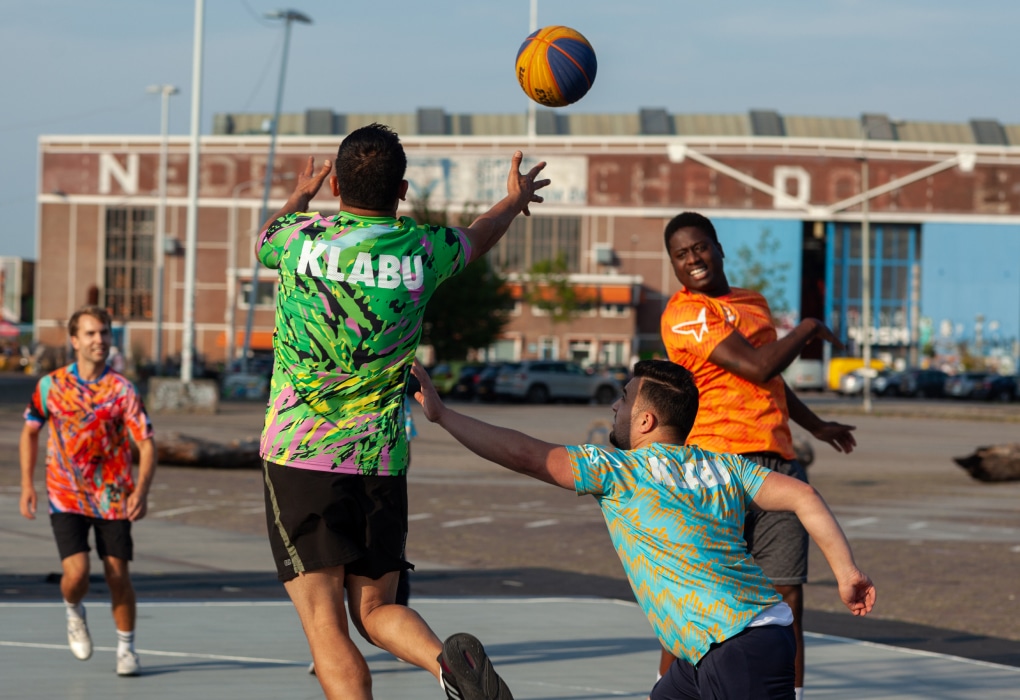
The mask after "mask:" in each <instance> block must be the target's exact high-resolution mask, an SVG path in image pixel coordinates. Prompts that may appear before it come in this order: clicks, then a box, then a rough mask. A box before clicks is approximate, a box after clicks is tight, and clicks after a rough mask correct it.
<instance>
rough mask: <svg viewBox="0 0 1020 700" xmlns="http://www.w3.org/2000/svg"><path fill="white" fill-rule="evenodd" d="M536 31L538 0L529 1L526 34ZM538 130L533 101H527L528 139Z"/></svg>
mask: <svg viewBox="0 0 1020 700" xmlns="http://www.w3.org/2000/svg"><path fill="white" fill-rule="evenodd" d="M536 29H538V0H531V12H530V15H529V19H528V34H529V35H530V34H532V33H533V32H534V31H535V30H536ZM537 130H538V126H537V117H536V114H535V101H534V100H532V99H529V100H528V138H529V139H534V138H535V134H536V132H537Z"/></svg>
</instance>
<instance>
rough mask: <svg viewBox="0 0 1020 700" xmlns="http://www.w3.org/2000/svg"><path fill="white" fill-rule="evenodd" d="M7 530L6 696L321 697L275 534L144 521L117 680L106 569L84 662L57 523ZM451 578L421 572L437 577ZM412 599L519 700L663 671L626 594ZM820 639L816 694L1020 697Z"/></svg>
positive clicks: (967, 662)
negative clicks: (73, 648)
mask: <svg viewBox="0 0 1020 700" xmlns="http://www.w3.org/2000/svg"><path fill="white" fill-rule="evenodd" d="M0 535H2V537H0V592H2V594H3V595H2V597H0V679H2V681H0V689H2V690H0V697H5V698H6V697H10V698H68V699H72V700H78V699H79V698H80V699H81V700H86V699H90V698H98V697H102V698H107V699H112V698H132V699H133V698H138V697H144V698H146V699H147V700H149V699H151V700H161V699H163V698H166V699H167V700H170V699H173V700H178V699H179V698H195V697H209V698H223V699H229V698H238V699H242V698H243V699H245V700H249V699H257V698H280V697H288V698H317V697H321V693H320V691H319V687H318V684H317V683H316V681H315V679H314V678H312V677H311V676H309V675H308V674H307V664H308V661H309V659H310V655H309V653H308V651H307V646H306V642H305V640H304V636H303V634H302V632H301V628H300V624H299V622H298V619H297V616H296V614H295V613H294V611H293V608H292V607H291V605H290V603H289V602H287V601H286V600H284V599H282V597H283V591H282V587H281V586H280V585H279V584H278V583H277V582H276V581H275V576H274V574H273V572H272V570H271V563H270V561H269V557H268V552H267V546H266V543H265V542H264V540H263V538H261V537H256V536H252V535H242V534H237V533H230V532H225V531H222V530H214V529H209V528H200V527H193V526H187V525H179V524H174V523H170V522H165V521H162V522H161V521H159V520H150V521H149V522H148V523H147V524H146V527H139V528H138V529H137V532H136V542H137V550H138V556H137V560H136V561H135V563H134V565H133V571H134V574H135V578H136V583H137V588H138V592H139V598H140V605H139V621H138V631H137V634H138V638H137V645H138V648H139V651H140V654H141V657H142V663H143V668H144V674H143V676H142V677H140V678H118V677H116V676H115V674H114V672H113V663H114V661H113V650H114V646H115V634H114V630H113V623H112V621H111V618H110V615H109V608H108V596H107V594H106V589H105V586H104V585H103V584H102V581H101V578H98V577H96V576H95V575H94V576H93V584H92V592H91V594H90V596H89V597H88V598H87V605H88V611H89V625H90V628H91V630H92V635H93V640H94V643H95V645H96V650H95V653H94V654H93V657H92V659H91V660H89V661H88V662H84V663H83V662H80V661H78V660H76V659H74V658H73V657H72V656H71V653H70V651H69V650H68V649H67V645H66V638H65V631H64V624H63V619H64V611H63V607H62V605H61V604H60V603H59V602H56V601H58V600H59V589H58V588H57V582H56V580H55V578H54V576H53V575H52V574H51V572H53V570H54V568H55V567H54V558H53V557H54V552H53V551H52V550H53V545H52V540H51V538H50V534H49V528H48V525H47V524H46V523H45V521H38V520H37V521H34V522H30V521H26V520H24V519H22V518H20V516H18V515H17V506H16V500H15V498H14V497H13V496H11V495H6V494H2V495H0ZM93 556H94V555H93ZM12 562H17V566H16V569H17V570H16V571H15V566H14V565H13V564H12ZM97 568H98V566H97V567H95V568H94V571H95V570H96V569H97ZM443 573H444V570H443V569H442V568H441V567H437V566H436V565H433V564H429V563H427V562H422V563H421V565H420V572H419V574H420V576H421V577H422V578H423V579H424V578H428V577H429V576H430V575H432V576H439V575H441V574H443ZM504 583H506V582H504ZM170 598H173V600H170ZM412 604H413V606H414V607H415V608H417V609H418V610H419V611H420V612H421V613H422V614H423V615H424V616H425V618H426V619H427V620H429V622H430V624H431V625H432V626H433V628H434V629H435V630H436V631H437V633H438V634H440V635H441V636H446V635H448V634H452V633H453V632H457V631H461V630H464V631H470V632H472V633H474V634H475V635H477V636H478V637H479V638H481V639H482V640H483V642H484V643H485V644H486V648H487V649H488V651H489V652H490V655H491V656H492V657H493V659H494V661H495V662H496V664H497V665H498V668H499V670H500V672H501V673H502V674H503V675H504V677H505V678H506V680H507V682H508V683H509V684H510V686H511V688H512V689H513V692H514V695H515V697H517V698H518V699H519V700H523V699H525V698H536V699H537V698H549V699H552V698H634V699H639V700H640V699H642V698H645V697H646V696H647V692H648V690H649V689H650V686H651V684H652V682H653V679H654V674H655V669H656V668H657V665H658V646H657V644H656V643H655V641H654V640H653V639H652V636H651V631H650V628H649V626H648V623H647V621H646V620H645V618H644V616H643V615H642V614H641V612H640V610H639V609H638V608H637V606H636V605H635V604H633V603H630V602H626V601H621V600H612V599H605V598H590V597H563V596H556V597H552V596H550V597H506V596H503V597H489V596H486V597H481V596H442V597H438V596H432V595H415V596H414V597H413V599H412ZM842 617H846V618H849V617H850V616H849V615H843V616H842ZM841 621H843V622H845V620H842V618H841ZM902 633H903V632H902V629H897V630H895V631H894V632H893V633H892V634H893V636H894V638H895V635H896V634H902ZM807 644H808V649H807V653H808V658H809V663H808V677H807V687H808V688H810V691H811V693H810V695H811V697H812V698H889V699H894V698H895V699H898V700H899V699H902V700H906V699H908V698H909V699H917V700H921V699H922V698H924V699H933V698H934V699H938V698H947V699H948V698H977V697H980V698H990V699H996V698H1018V697H1020V668H1018V667H1016V666H1009V665H999V664H993V663H987V662H982V661H975V660H973V659H965V658H962V657H958V656H950V655H945V654H935V653H930V652H925V651H918V650H916V649H915V650H911V649H905V648H901V647H897V646H892V645H886V644H875V643H871V642H861V641H854V640H850V639H846V638H843V637H839V636H833V635H825V634H817V633H810V634H809V635H808V641H807ZM361 646H362V649H363V650H364V652H365V654H366V658H367V659H368V660H369V664H370V666H371V668H372V670H373V674H374V678H375V689H376V696H377V697H379V698H402V699H404V698H406V699H407V700H416V699H417V698H422V699H425V698H440V697H442V694H441V692H440V690H439V688H438V687H437V685H436V684H435V681H434V680H433V679H432V678H431V676H429V675H428V674H426V673H425V672H424V671H421V670H418V669H415V668H413V667H411V666H408V665H407V664H404V663H400V662H397V661H395V660H393V659H392V658H391V657H390V656H389V655H388V654H386V653H384V652H382V651H380V650H378V649H375V648H373V647H370V646H368V645H367V644H365V643H362V644H361Z"/></svg>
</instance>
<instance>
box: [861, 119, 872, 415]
mask: <svg viewBox="0 0 1020 700" xmlns="http://www.w3.org/2000/svg"><path fill="white" fill-rule="evenodd" d="M864 140H865V142H866V141H867V140H868V132H867V128H865V131H864ZM861 193H862V194H863V195H864V200H863V201H862V202H861V342H863V343H864V347H863V351H862V353H861V357H862V359H863V360H864V372H863V373H862V374H863V375H864V376H863V379H864V383H863V387H862V391H863V393H864V412H865V413H871V221H870V217H869V208H868V199H869V198H868V154H867V153H866V152H865V154H864V156H863V157H862V158H861Z"/></svg>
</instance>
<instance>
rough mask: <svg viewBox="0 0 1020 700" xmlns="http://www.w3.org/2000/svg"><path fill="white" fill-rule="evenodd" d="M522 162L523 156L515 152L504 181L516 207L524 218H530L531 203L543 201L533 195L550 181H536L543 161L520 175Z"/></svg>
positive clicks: (543, 164)
mask: <svg viewBox="0 0 1020 700" xmlns="http://www.w3.org/2000/svg"><path fill="white" fill-rule="evenodd" d="M523 160H524V154H523V153H521V152H520V151H516V152H515V153H514V155H513V158H512V159H511V161H510V174H509V175H508V176H507V180H506V191H507V194H508V195H510V197H511V198H512V199H514V200H516V201H517V205H518V206H519V207H520V209H521V211H522V212H523V213H524V215H525V216H531V211H529V209H528V206H529V205H530V204H531V203H532V202H535V203H540V202H542V201H543V199H542V197H541V196H539V195H537V194H535V192H537V191H538V190H540V189H542V188H543V187H545V186H546V185H548V184H549V183H550V182H552V181H551V180H536V179H535V178H536V177H538V175H539V173H541V172H542V169H543V168H544V167H545V161H542V162H541V163H539V164H538V165H536V166H535V167H534V168H532V169H531V170H529V171H528V172H527V173H526V174H524V175H522V174H521V162H522V161H523Z"/></svg>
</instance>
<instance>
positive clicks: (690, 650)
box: [414, 360, 875, 700]
mask: <svg viewBox="0 0 1020 700" xmlns="http://www.w3.org/2000/svg"><path fill="white" fill-rule="evenodd" d="M414 374H415V376H416V377H418V379H419V380H420V381H421V383H422V391H421V392H420V393H419V394H417V395H416V398H418V400H419V401H420V402H421V403H422V406H423V407H424V409H425V416H426V417H427V418H428V419H429V420H430V421H433V422H435V423H438V424H439V425H440V426H442V427H443V428H444V429H445V430H446V431H448V432H449V433H450V434H451V435H453V437H454V438H456V439H457V440H458V441H459V442H461V443H462V444H463V445H465V446H466V447H467V448H468V449H470V450H471V451H472V452H474V453H475V454H477V455H479V456H481V457H483V458H485V459H488V460H491V461H493V462H496V463H497V464H500V465H502V466H504V467H506V468H508V469H511V470H513V471H517V472H521V473H523V474H527V475H528V476H531V477H534V478H536V479H540V480H542V481H546V482H548V483H551V484H555V485H557V486H561V487H563V488H566V489H571V490H573V491H576V492H577V493H578V494H590V495H592V496H594V497H595V499H596V500H597V501H598V503H599V505H600V506H601V508H602V514H603V516H604V517H605V519H606V525H607V526H608V527H609V534H610V537H611V538H612V540H613V545H614V546H615V548H616V552H617V554H618V555H619V557H620V562H621V563H622V564H623V569H624V572H625V573H626V575H627V579H628V580H629V581H630V585H631V588H632V589H633V591H634V595H635V596H636V598H637V601H638V604H639V605H640V606H641V609H642V610H643V611H644V612H645V615H646V616H647V617H648V620H649V622H650V623H651V624H652V628H653V629H654V630H655V633H656V635H657V636H658V638H659V641H660V642H661V643H662V645H663V646H664V647H665V648H667V649H669V650H670V651H671V652H672V653H673V654H675V655H676V656H677V657H678V658H677V660H676V661H675V662H674V663H673V664H672V665H671V666H670V668H669V669H668V671H667V673H666V675H664V676H663V678H662V679H661V680H660V681H659V682H658V683H657V684H656V685H655V687H654V688H653V689H652V692H651V699H652V700H680V699H681V698H698V697H703V698H704V697H720V698H721V697H725V698H754V699H755V700H765V699H768V698H773V699H776V700H779V699H782V700H791V699H792V698H793V697H794V654H795V644H794V638H793V633H792V631H791V629H790V624H791V623H792V621H793V615H792V613H791V611H790V608H789V606H787V605H786V603H784V602H783V601H782V598H781V597H780V596H779V595H778V594H777V593H776V592H775V591H774V590H773V589H772V586H771V584H770V583H769V580H768V579H767V578H766V577H765V574H764V573H763V572H762V570H761V568H760V567H759V566H758V565H757V564H755V562H754V560H753V559H752V558H751V557H750V555H749V554H748V552H747V547H746V545H745V543H744V538H743V529H744V513H745V511H746V510H747V509H748V508H749V507H752V506H753V507H756V508H762V509H765V510H777V511H780V510H781V511H792V512H794V513H796V515H797V517H798V518H799V519H800V520H801V522H803V523H804V526H805V527H806V528H807V529H808V532H809V533H810V534H811V536H812V537H813V538H814V540H815V542H817V544H818V545H819V547H820V548H821V550H822V552H823V553H824V554H825V557H826V559H827V560H828V562H829V565H830V566H831V567H832V571H833V573H834V574H835V576H836V581H837V583H838V586H839V594H840V597H841V598H842V599H843V602H844V603H845V604H846V605H847V607H848V608H849V609H850V610H851V612H853V614H855V615H865V614H867V613H868V612H870V610H871V609H872V607H873V605H874V602H875V588H874V586H873V584H872V583H871V580H870V579H869V578H868V577H867V576H866V575H865V574H864V573H862V572H861V571H860V570H859V569H858V568H857V565H856V564H855V563H854V560H853V555H852V553H851V551H850V546H849V544H848V543H847V540H846V537H845V536H844V535H843V532H842V530H840V528H839V525H838V524H837V522H836V519H835V518H834V517H833V515H832V513H831V512H830V511H829V509H828V506H826V504H825V502H824V501H823V500H822V498H821V497H820V496H819V495H818V493H817V492H816V491H815V490H814V489H813V488H812V487H811V486H809V485H808V484H805V483H803V482H801V481H798V480H796V479H793V478H790V477H787V476H784V475H782V474H778V473H775V472H771V471H768V470H766V469H764V468H762V467H760V466H758V465H757V464H754V463H752V462H750V461H748V460H746V459H743V458H742V457H739V456H737V455H724V454H716V453H713V452H708V451H706V450H702V449H700V448H698V447H695V446H685V445H684V441H685V440H686V438H687V434H688V432H689V431H690V429H691V425H692V424H693V423H694V417H695V414H696V413H697V411H698V390H697V387H696V386H695V384H694V380H693V378H692V376H691V374H690V372H688V371H687V370H686V369H684V368H683V367H680V366H679V365H675V364H673V363H671V362H666V361H656V360H645V361H643V362H639V363H637V364H636V365H635V367H634V378H633V379H631V380H630V382H628V383H627V386H626V387H625V389H624V394H623V397H621V398H620V399H619V400H617V402H616V403H615V404H613V411H614V413H615V416H614V421H613V430H612V433H611V435H610V441H611V442H612V443H613V445H614V446H616V447H618V448H619V449H618V450H612V449H606V448H604V447H600V446H597V445H577V446H570V447H564V446H562V445H554V444H551V443H547V442H543V441H541V440H537V439H535V438H531V437H529V436H527V435H523V434H521V433H519V432H517V431H513V430H508V429H505V428H498V427H496V426H493V425H489V424H487V423H483V422H481V421H478V420H475V419H473V418H469V417H467V416H465V415H462V414H460V413H457V412H456V411H453V410H451V409H449V408H447V407H446V406H444V405H443V403H442V401H441V400H440V399H439V396H438V394H437V393H436V391H435V387H434V386H433V385H432V383H431V382H430V381H429V378H428V375H427V374H426V373H425V372H424V371H423V370H422V369H421V367H420V365H417V364H416V365H415V368H414Z"/></svg>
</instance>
